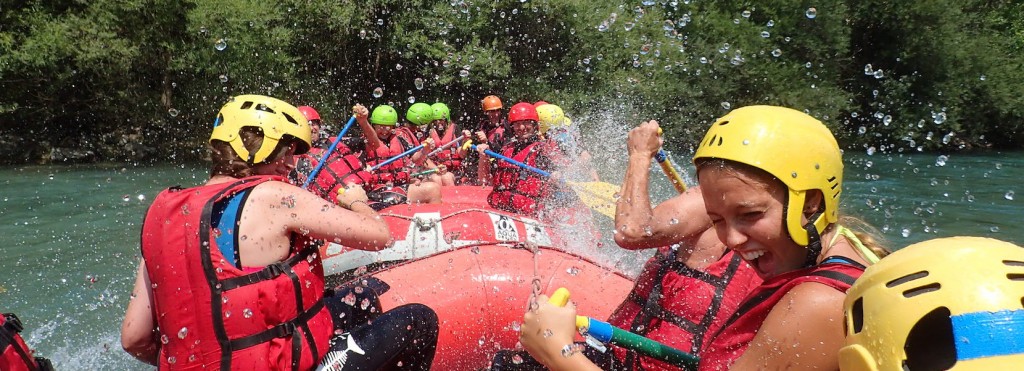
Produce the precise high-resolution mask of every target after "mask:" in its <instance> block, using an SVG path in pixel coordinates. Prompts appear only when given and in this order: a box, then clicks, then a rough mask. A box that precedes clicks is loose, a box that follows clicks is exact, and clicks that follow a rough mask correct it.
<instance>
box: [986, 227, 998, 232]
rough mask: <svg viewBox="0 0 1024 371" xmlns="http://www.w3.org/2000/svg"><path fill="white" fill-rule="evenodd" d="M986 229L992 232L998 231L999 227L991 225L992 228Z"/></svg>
mask: <svg viewBox="0 0 1024 371" xmlns="http://www.w3.org/2000/svg"><path fill="white" fill-rule="evenodd" d="M988 230H989V231H990V232H992V233H999V227H997V226H992V228H989V229H988Z"/></svg>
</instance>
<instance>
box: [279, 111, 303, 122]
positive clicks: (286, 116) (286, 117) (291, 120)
mask: <svg viewBox="0 0 1024 371" xmlns="http://www.w3.org/2000/svg"><path fill="white" fill-rule="evenodd" d="M281 114H282V115H284V118H285V119H287V120H288V122H290V123H292V124H294V125H298V124H299V122H298V121H295V118H294V117H292V116H291V115H289V114H287V113H284V112H281Z"/></svg>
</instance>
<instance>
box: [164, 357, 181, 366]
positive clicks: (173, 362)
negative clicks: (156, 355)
mask: <svg viewBox="0 0 1024 371" xmlns="http://www.w3.org/2000/svg"><path fill="white" fill-rule="evenodd" d="M176 362H178V359H177V358H174V356H170V357H167V363H170V364H172V365H173V364H175V363H176Z"/></svg>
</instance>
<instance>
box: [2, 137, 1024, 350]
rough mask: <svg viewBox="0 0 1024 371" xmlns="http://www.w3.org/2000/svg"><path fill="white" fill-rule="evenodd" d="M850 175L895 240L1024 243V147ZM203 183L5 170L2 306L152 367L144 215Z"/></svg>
mask: <svg viewBox="0 0 1024 371" xmlns="http://www.w3.org/2000/svg"><path fill="white" fill-rule="evenodd" d="M619 153H621V152H619ZM596 157H597V159H598V163H599V164H601V166H600V167H601V168H602V169H603V170H605V172H603V173H602V174H603V175H606V176H607V179H608V180H610V181H611V182H613V183H618V182H620V181H621V180H619V181H616V179H621V173H620V174H614V173H607V171H608V170H607V169H620V171H621V165H622V163H621V161H608V162H607V163H606V162H602V161H603V157H602V156H596ZM685 168H686V167H685V166H684V169H685ZM656 170H657V168H656V167H652V171H653V172H656ZM685 172H686V173H692V169H686V171H685ZM845 174H846V175H845V176H846V182H845V187H846V192H845V193H844V196H843V197H844V200H843V206H844V207H845V208H846V209H845V210H846V211H847V212H848V214H852V215H854V216H858V217H861V218H862V219H864V220H866V221H868V222H869V223H871V224H873V225H875V226H877V227H878V228H879V229H880V230H882V231H883V235H884V236H885V237H886V238H887V239H888V240H889V243H890V245H891V246H893V247H895V248H899V247H903V246H906V245H908V244H910V243H913V242H918V241H922V240H925V239H930V238H936V237H944V236H953V235H975V236H989V237H993V238H999V239H1003V240H1007V241H1011V242H1014V243H1018V244H1021V243H1024V231H1022V230H1021V228H1019V227H1018V226H1017V225H1016V224H1017V222H1018V221H1019V220H1021V216H1022V215H1024V213H1022V212H1021V208H1020V202H1021V200H1017V199H1016V198H1017V196H1015V195H1014V192H1022V195H1021V196H1020V197H1024V187H1021V185H1020V184H1021V183H1020V179H1024V153H1019V152H1014V153H991V154H973V155H963V154H956V155H951V156H949V158H948V159H947V158H944V157H942V158H940V157H939V156H938V155H934V154H911V155H907V154H903V155H885V154H874V155H871V156H868V155H865V154H850V153H848V154H847V167H846V173H845ZM616 177H617V178H616ZM205 179H206V169H205V167H204V166H203V165H185V166H183V165H159V166H132V165H111V164H107V165H87V166H86V165H82V166H21V167H7V168H0V241H2V242H3V255H4V256H3V258H0V310H3V311H7V312H15V313H17V314H18V315H19V316H20V317H21V319H22V321H23V322H24V323H25V325H26V331H25V333H24V334H25V335H26V337H27V339H28V341H29V343H30V344H31V345H32V346H34V347H35V348H36V349H37V351H38V352H39V354H40V355H42V356H45V357H49V358H50V359H51V360H53V362H54V364H55V366H56V367H57V368H58V369H61V370H101V369H102V370H107V369H115V370H125V369H147V368H148V367H144V366H143V365H142V364H141V363H138V362H136V361H134V360H133V359H131V358H130V357H129V356H127V354H125V353H124V352H123V351H122V350H121V348H120V342H119V330H120V323H121V317H122V315H123V314H124V306H125V304H126V303H127V300H128V295H129V290H130V287H131V285H132V283H133V280H132V279H133V274H134V269H135V267H136V265H137V263H138V258H139V252H138V238H139V230H140V226H141V221H142V217H143V215H144V213H145V211H146V208H147V206H148V205H149V202H150V201H151V200H152V199H153V197H154V196H155V195H156V193H157V192H159V191H160V190H161V189H163V188H165V187H167V186H169V185H178V184H180V185H184V186H190V185H195V184H198V183H201V182H202V181H204V180H205ZM651 179H652V183H653V184H652V189H653V192H654V197H655V198H656V200H663V199H665V198H667V197H669V196H671V194H672V190H671V186H670V185H669V184H668V182H667V181H666V180H665V179H664V177H663V176H661V175H660V173H656V174H652V178H651ZM1018 188H1021V189H1018ZM603 223H604V224H603V226H604V227H605V228H609V229H610V223H609V222H607V221H603ZM604 235H605V236H606V237H604V238H605V239H608V238H609V236H610V235H611V233H605V234H604ZM605 244H606V245H609V246H613V244H611V243H610V242H606V243H605Z"/></svg>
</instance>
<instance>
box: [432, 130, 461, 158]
mask: <svg viewBox="0 0 1024 371" xmlns="http://www.w3.org/2000/svg"><path fill="white" fill-rule="evenodd" d="M464 138H466V135H465V134H463V135H460V136H459V137H458V138H455V139H453V140H452V141H451V142H448V143H445V144H443V145H442V146H440V147H437V149H435V150H433V151H430V153H428V154H427V157H432V156H434V155H436V154H437V153H438V152H441V151H443V150H444V149H445V148H448V147H451V145H453V144H456V143H458V142H459V141H460V140H462V139H464Z"/></svg>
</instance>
